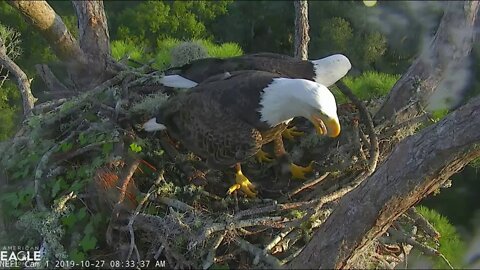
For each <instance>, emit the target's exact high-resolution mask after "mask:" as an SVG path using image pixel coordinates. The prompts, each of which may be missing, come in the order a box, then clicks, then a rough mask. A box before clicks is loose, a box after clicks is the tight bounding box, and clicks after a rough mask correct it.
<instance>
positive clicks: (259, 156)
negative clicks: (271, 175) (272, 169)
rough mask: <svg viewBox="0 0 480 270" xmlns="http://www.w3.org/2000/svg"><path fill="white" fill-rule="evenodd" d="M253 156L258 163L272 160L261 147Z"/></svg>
mask: <svg viewBox="0 0 480 270" xmlns="http://www.w3.org/2000/svg"><path fill="white" fill-rule="evenodd" d="M255 158H256V159H257V161H258V163H263V162H272V161H273V159H272V158H271V156H270V155H269V154H268V153H267V152H265V151H263V150H262V149H260V151H258V152H257V153H256V154H255Z"/></svg>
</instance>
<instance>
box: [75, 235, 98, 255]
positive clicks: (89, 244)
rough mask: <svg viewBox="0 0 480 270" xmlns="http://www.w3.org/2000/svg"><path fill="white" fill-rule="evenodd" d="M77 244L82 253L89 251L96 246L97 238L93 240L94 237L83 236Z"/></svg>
mask: <svg viewBox="0 0 480 270" xmlns="http://www.w3.org/2000/svg"><path fill="white" fill-rule="evenodd" d="M79 244H80V246H81V247H82V249H83V251H89V250H92V249H94V248H95V245H96V244H97V238H95V236H91V235H85V236H84V237H83V239H82V241H80V243H79Z"/></svg>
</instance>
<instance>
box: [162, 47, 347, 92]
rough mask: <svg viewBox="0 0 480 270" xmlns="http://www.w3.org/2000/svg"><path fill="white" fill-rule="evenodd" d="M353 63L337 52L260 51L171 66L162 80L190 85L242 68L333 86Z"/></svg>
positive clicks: (163, 81)
mask: <svg viewBox="0 0 480 270" xmlns="http://www.w3.org/2000/svg"><path fill="white" fill-rule="evenodd" d="M351 67H352V65H351V63H350V61H349V60H348V58H347V57H346V56H344V55H342V54H334V55H330V56H328V57H325V58H322V59H318V60H301V59H298V58H294V57H290V56H287V55H282V54H275V53H257V54H247V55H243V56H237V57H231V58H224V59H221V58H204V59H199V60H196V61H193V62H191V63H189V64H187V65H184V66H182V67H177V68H171V69H169V70H167V71H166V72H165V74H166V75H165V76H164V77H162V79H161V80H160V83H162V84H163V85H165V86H168V87H175V88H191V87H195V86H197V84H199V83H201V82H204V81H205V80H207V79H209V78H210V80H212V79H211V78H212V76H216V77H213V78H214V80H215V79H218V78H221V77H222V76H224V75H223V74H225V73H229V72H233V71H239V70H261V71H267V72H271V73H276V74H278V75H280V76H282V77H289V78H298V79H306V80H311V81H315V82H317V83H320V84H322V85H324V86H327V87H329V86H331V85H333V84H334V83H335V82H336V81H338V80H340V79H341V78H342V77H343V76H345V75H346V74H347V72H348V71H349V70H350V68H351Z"/></svg>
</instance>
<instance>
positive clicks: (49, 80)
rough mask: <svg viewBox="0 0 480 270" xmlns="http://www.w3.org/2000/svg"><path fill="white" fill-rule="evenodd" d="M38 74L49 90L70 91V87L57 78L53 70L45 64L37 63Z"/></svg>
mask: <svg viewBox="0 0 480 270" xmlns="http://www.w3.org/2000/svg"><path fill="white" fill-rule="evenodd" d="M35 69H36V70H37V74H38V76H40V78H42V80H43V82H44V83H45V85H46V86H47V88H48V90H50V91H53V92H68V91H69V90H68V88H67V87H66V86H65V85H64V84H63V83H62V82H60V80H58V79H57V77H56V76H55V75H54V74H53V72H52V70H50V68H49V67H48V66H47V65H45V64H38V65H35Z"/></svg>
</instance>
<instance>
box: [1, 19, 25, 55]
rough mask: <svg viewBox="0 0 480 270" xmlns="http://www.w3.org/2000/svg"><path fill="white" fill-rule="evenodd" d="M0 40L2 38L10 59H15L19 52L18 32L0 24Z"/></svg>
mask: <svg viewBox="0 0 480 270" xmlns="http://www.w3.org/2000/svg"><path fill="white" fill-rule="evenodd" d="M0 40H2V42H3V44H4V45H5V49H6V50H7V51H6V52H7V55H8V57H10V59H12V60H15V59H16V58H17V57H18V56H19V55H20V54H21V53H22V49H21V48H20V33H19V32H18V31H16V30H15V29H13V28H11V27H7V26H4V25H3V24H0Z"/></svg>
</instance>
